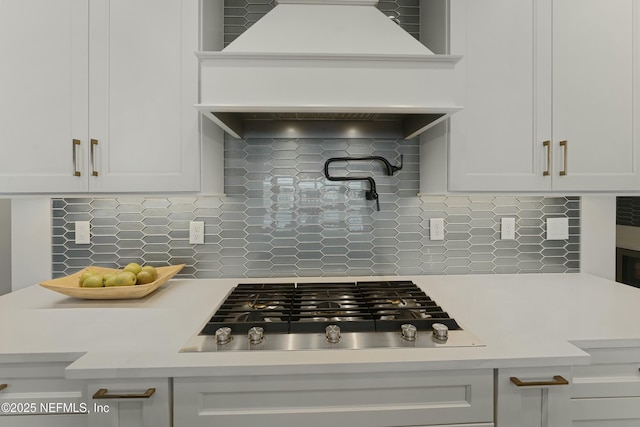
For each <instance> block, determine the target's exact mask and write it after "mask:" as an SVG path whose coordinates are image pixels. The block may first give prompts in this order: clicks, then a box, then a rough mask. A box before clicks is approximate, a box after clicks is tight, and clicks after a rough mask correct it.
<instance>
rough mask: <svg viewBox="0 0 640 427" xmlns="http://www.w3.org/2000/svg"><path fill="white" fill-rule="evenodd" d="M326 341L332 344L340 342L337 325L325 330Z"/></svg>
mask: <svg viewBox="0 0 640 427" xmlns="http://www.w3.org/2000/svg"><path fill="white" fill-rule="evenodd" d="M324 331H325V334H326V336H327V341H329V342H330V343H332V344H336V343H338V342H340V327H339V326H338V325H329V326H327V327H326V328H325V330H324Z"/></svg>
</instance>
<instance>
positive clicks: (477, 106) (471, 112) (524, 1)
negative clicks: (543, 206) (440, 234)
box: [449, 0, 551, 191]
mask: <svg viewBox="0 0 640 427" xmlns="http://www.w3.org/2000/svg"><path fill="white" fill-rule="evenodd" d="M450 10H451V28H450V37H451V40H450V51H451V54H460V55H463V56H464V57H463V59H462V60H461V61H460V63H459V64H458V65H457V67H456V71H457V73H458V77H459V80H458V87H459V94H458V96H459V99H458V100H457V101H458V103H459V104H460V105H463V106H464V109H463V110H462V111H461V112H458V113H456V114H455V115H453V116H452V118H451V119H450V134H449V135H450V136H449V144H450V145H449V160H450V161H449V190H451V191H491V190H497V191H526V190H541V189H550V186H551V179H550V177H548V176H545V175H544V173H543V172H544V171H545V170H546V169H547V168H548V167H549V165H547V163H546V162H547V151H548V149H549V148H548V147H547V146H546V145H545V144H543V142H544V141H545V140H549V139H550V134H551V129H550V125H551V85H550V66H551V64H550V43H551V40H550V36H551V34H550V24H551V22H550V13H549V11H550V0H520V1H513V0H483V1H466V0H462V1H460V0H454V1H452V2H451V9H450Z"/></svg>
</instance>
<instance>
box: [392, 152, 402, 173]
mask: <svg viewBox="0 0 640 427" xmlns="http://www.w3.org/2000/svg"><path fill="white" fill-rule="evenodd" d="M403 165H404V154H400V164H399V165H398V166H393V165H391V170H392V171H393V173H396V172H398V171H399V170H401V169H402V166H403ZM392 175H393V174H392Z"/></svg>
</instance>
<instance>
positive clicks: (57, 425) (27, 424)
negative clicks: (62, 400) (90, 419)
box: [0, 414, 87, 427]
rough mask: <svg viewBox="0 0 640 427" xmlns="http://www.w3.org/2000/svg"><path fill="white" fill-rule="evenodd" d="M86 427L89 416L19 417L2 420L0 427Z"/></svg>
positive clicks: (0, 420)
mask: <svg viewBox="0 0 640 427" xmlns="http://www.w3.org/2000/svg"><path fill="white" fill-rule="evenodd" d="M5 426H6V427H86V426H87V415H86V414H85V415H17V416H11V417H2V418H0V427H5Z"/></svg>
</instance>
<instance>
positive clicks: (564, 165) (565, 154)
mask: <svg viewBox="0 0 640 427" xmlns="http://www.w3.org/2000/svg"><path fill="white" fill-rule="evenodd" d="M560 147H562V148H563V149H564V158H563V159H562V162H563V164H562V167H563V169H562V170H561V171H560V176H565V175H566V174H567V148H568V142H567V141H560Z"/></svg>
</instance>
